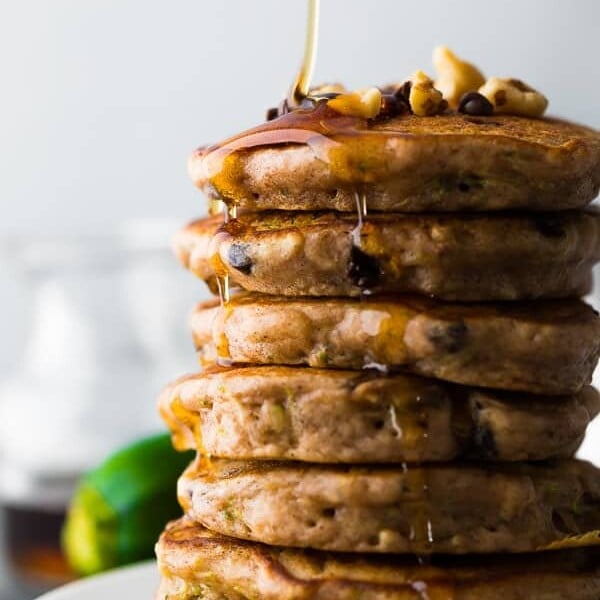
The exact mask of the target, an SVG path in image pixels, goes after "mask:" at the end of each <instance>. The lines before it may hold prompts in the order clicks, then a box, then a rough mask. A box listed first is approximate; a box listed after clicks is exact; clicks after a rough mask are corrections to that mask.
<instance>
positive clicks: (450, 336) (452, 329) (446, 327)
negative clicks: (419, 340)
mask: <svg viewBox="0 0 600 600" xmlns="http://www.w3.org/2000/svg"><path fill="white" fill-rule="evenodd" d="M468 333H469V331H468V329H467V326H466V325H465V324H464V323H463V322H462V321H457V322H456V323H436V324H435V325H432V326H431V327H430V328H429V329H428V330H427V339H428V340H429V341H430V342H431V343H432V344H433V345H434V346H436V347H437V348H438V349H439V350H442V351H443V352H447V353H448V354H453V353H454V352H458V351H459V350H461V349H462V348H463V346H464V345H465V343H466V341H467V335H468Z"/></svg>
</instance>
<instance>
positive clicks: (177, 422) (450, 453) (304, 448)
mask: <svg viewBox="0 0 600 600" xmlns="http://www.w3.org/2000/svg"><path fill="white" fill-rule="evenodd" d="M599 409H600V396H599V395H598V393H597V392H596V390H594V389H593V388H591V387H589V386H588V387H585V388H583V389H582V390H581V391H580V392H579V393H577V394H575V395H573V396H567V397H562V396H558V397H557V396H531V395H529V394H525V393H512V394H510V393H506V392H495V391H489V390H488V391H485V390H482V389H474V388H464V387H459V386H454V385H450V384H444V383H442V382H441V381H436V380H431V379H422V378H420V377H415V376H411V375H406V374H397V375H387V376H384V375H382V374H381V373H374V372H372V371H371V372H357V371H339V370H331V369H330V370H326V369H306V368H291V367H280V366H272V367H269V366H264V367H247V368H233V369H212V370H208V371H205V372H203V373H199V374H197V375H191V376H187V377H183V378H181V379H179V380H177V381H176V382H174V383H173V384H171V385H170V386H168V387H167V388H166V389H165V390H164V392H163V393H162V395H161V398H160V410H161V415H162V417H163V419H164V421H165V422H166V423H167V425H168V426H169V428H170V429H171V432H172V434H173V440H174V442H175V446H176V447H177V448H178V449H179V450H188V449H196V450H198V451H200V452H203V453H206V454H208V455H210V456H212V457H222V458H235V459H284V460H300V461H308V462H324V463H374V462H396V463H398V462H403V461H407V462H413V461H427V462H429V461H434V462H437V461H447V460H453V459H455V458H457V457H469V458H476V459H479V460H490V461H515V460H543V459H547V458H552V457H556V456H562V457H568V456H571V455H572V454H573V453H574V452H575V450H576V449H577V447H578V446H579V444H580V442H581V440H582V438H583V435H584V433H585V428H586V427H587V425H588V423H589V422H590V420H591V419H593V418H594V416H595V415H596V414H597V412H598V410H599Z"/></svg>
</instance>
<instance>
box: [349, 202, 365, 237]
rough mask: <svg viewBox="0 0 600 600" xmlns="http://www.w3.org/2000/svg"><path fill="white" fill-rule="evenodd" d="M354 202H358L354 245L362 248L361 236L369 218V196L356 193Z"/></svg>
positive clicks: (353, 233) (352, 233)
mask: <svg viewBox="0 0 600 600" xmlns="http://www.w3.org/2000/svg"><path fill="white" fill-rule="evenodd" d="M354 200H355V202H356V215H357V221H356V227H355V228H354V229H353V230H352V232H351V234H350V235H352V243H353V244H354V245H355V246H356V247H357V248H360V241H361V239H360V234H361V231H362V228H363V225H364V220H365V218H366V217H367V195H366V194H364V193H360V194H359V193H358V192H354Z"/></svg>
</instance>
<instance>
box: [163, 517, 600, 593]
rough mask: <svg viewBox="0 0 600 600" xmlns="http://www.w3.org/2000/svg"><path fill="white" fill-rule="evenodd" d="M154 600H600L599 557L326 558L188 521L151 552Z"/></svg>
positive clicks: (596, 553)
mask: <svg viewBox="0 0 600 600" xmlns="http://www.w3.org/2000/svg"><path fill="white" fill-rule="evenodd" d="M156 553H157V557H158V563H159V567H160V570H161V574H162V582H161V587H160V591H159V592H158V594H157V596H156V598H157V600H159V599H160V600H200V599H202V600H259V599H260V600H309V599H316V600H355V599H357V598H360V599H361V600H523V599H524V598H527V600H564V599H565V598H569V599H570V600H597V599H598V598H599V597H600V549H598V548H585V549H583V548H582V549H574V550H562V551H552V552H543V553H538V554H522V555H517V556H515V555H513V556H511V555H494V556H480V557H447V556H446V557H434V558H432V560H431V562H427V563H425V564H419V562H418V561H417V560H416V559H415V558H414V557H411V556H396V557H389V556H385V557H384V556H376V555H349V554H346V555H344V554H331V553H325V552H317V551H304V550H297V549H290V548H278V547H272V546H271V547H270V546H265V545H263V544H258V543H252V542H245V541H242V540H236V539H233V538H228V537H224V536H222V535H219V534H215V533H212V532H210V531H208V530H206V529H204V528H203V527H202V526H200V525H195V524H194V523H192V522H191V521H190V520H188V519H185V518H184V519H181V520H179V521H174V522H172V523H171V524H170V525H169V526H168V527H167V529H166V531H165V532H164V533H163V535H162V536H161V539H160V541H159V542H158V544H157V547H156Z"/></svg>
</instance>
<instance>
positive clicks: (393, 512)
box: [178, 459, 600, 554]
mask: <svg viewBox="0 0 600 600" xmlns="http://www.w3.org/2000/svg"><path fill="white" fill-rule="evenodd" d="M178 496H179V501H180V503H181V506H182V508H183V509H184V511H185V513H186V514H188V515H189V516H190V517H191V518H192V519H193V520H194V521H197V522H199V523H201V524H202V525H204V526H206V527H208V528H209V529H211V530H213V531H217V532H219V533H222V534H223V535H230V536H233V537H237V538H242V539H248V540H252V541H257V542H262V543H266V544H273V545H281V546H292V547H306V548H315V549H319V550H333V551H341V552H377V553H379V552H381V553H406V552H408V553H418V554H429V553H442V554H444V553H449V554H465V553H491V552H531V551H538V550H542V549H545V548H549V547H555V546H559V545H560V544H562V543H564V544H567V545H568V544H574V545H577V544H581V545H595V544H600V532H599V531H598V530H600V471H599V470H598V469H596V468H595V467H593V466H592V465H591V464H589V463H586V462H582V461H576V460H567V461H558V462H556V463H551V464H545V463H502V464H497V465H493V466H487V467H485V466H483V465H482V466H477V465H470V464H461V463H449V464H444V465H439V466H436V465H424V466H406V465H405V466H394V467H384V466H381V465H373V466H362V467H359V466H341V465H338V466H336V465H327V466H324V465H315V464H307V463H289V462H287V463H286V462H270V461H229V460H225V459H215V460H212V461H210V462H208V463H207V462H206V461H204V460H198V461H197V462H196V463H194V464H192V465H191V466H190V467H189V468H188V470H187V471H186V472H185V473H184V474H183V475H182V477H181V478H180V480H179V484H178Z"/></svg>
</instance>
